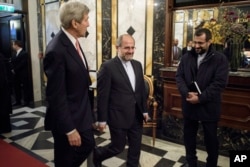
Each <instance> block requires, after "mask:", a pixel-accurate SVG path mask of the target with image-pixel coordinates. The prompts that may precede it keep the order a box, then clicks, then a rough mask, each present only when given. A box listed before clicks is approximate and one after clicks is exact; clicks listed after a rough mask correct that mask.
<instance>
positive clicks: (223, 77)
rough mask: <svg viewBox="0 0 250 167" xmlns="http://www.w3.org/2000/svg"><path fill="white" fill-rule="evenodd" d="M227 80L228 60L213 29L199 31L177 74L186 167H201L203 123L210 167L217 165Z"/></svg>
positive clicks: (208, 166) (184, 165) (183, 57)
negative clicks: (217, 44) (214, 38)
mask: <svg viewBox="0 0 250 167" xmlns="http://www.w3.org/2000/svg"><path fill="white" fill-rule="evenodd" d="M227 80H228V61H227V58H226V56H225V55H224V54H222V53H221V52H218V51H216V50H215V49H214V48H213V47H212V34H211V32H210V30H208V29H206V28H200V29H198V30H196V32H195V34H194V50H193V51H191V52H188V53H186V54H185V55H183V56H182V59H181V61H180V64H179V66H178V69H177V72H176V83H177V87H178V89H179V92H180V94H181V97H182V114H183V119H184V128H183V132H184V144H185V149H186V160H187V162H186V163H184V164H183V165H182V167H197V160H198V158H197V155H196V137H197V132H198V128H199V124H201V125H202V128H203V131H204V144H205V146H206V151H207V155H208V156H207V158H206V160H207V163H206V167H216V166H217V161H218V155H219V154H218V152H219V141H218V138H217V128H218V121H219V119H220V113H221V94H222V92H223V90H224V89H225V87H226V85H227ZM194 81H195V82H194ZM194 83H196V84H194Z"/></svg>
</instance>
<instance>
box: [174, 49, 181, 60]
mask: <svg viewBox="0 0 250 167" xmlns="http://www.w3.org/2000/svg"><path fill="white" fill-rule="evenodd" d="M175 47H176V48H175ZM175 49H177V50H176V51H175ZM172 52H173V59H174V60H180V59H181V55H182V50H181V48H180V47H178V46H173V47H172ZM175 52H177V53H176V55H175Z"/></svg>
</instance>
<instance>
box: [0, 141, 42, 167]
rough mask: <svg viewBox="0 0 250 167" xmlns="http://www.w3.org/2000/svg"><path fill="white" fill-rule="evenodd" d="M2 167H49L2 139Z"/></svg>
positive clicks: (0, 164)
mask: <svg viewBox="0 0 250 167" xmlns="http://www.w3.org/2000/svg"><path fill="white" fill-rule="evenodd" d="M0 166H1V167H47V165H45V164H43V163H42V162H40V161H38V160H37V159H35V158H33V157H32V156H30V155H28V154H26V153H25V152H23V151H21V150H19V149H17V148H16V147H14V146H12V145H10V144H8V143H6V142H5V141H3V140H1V139H0Z"/></svg>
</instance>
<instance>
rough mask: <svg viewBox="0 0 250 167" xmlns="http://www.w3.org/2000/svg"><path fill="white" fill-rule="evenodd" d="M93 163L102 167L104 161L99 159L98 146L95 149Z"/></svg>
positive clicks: (97, 166)
mask: <svg viewBox="0 0 250 167" xmlns="http://www.w3.org/2000/svg"><path fill="white" fill-rule="evenodd" d="M93 164H94V166H95V167H102V161H100V160H99V159H98V148H97V147H96V148H94V150H93Z"/></svg>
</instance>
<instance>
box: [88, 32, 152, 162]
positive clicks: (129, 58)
mask: <svg viewBox="0 0 250 167" xmlns="http://www.w3.org/2000/svg"><path fill="white" fill-rule="evenodd" d="M116 49H117V53H118V55H117V56H116V57H115V58H113V59H111V60H109V61H106V62H104V63H103V64H102V65H101V68H100V70H99V72H98V75H97V118H98V122H99V124H98V128H99V129H100V130H101V131H103V130H104V129H105V127H106V124H108V125H109V130H110V135H111V143H110V144H109V145H106V146H105V147H97V148H95V149H94V154H93V162H94V165H95V166H96V167H97V166H98V167H100V166H101V162H102V161H104V160H105V159H108V158H110V157H112V156H115V155H117V154H119V153H121V152H122V151H123V150H124V147H125V145H126V142H127V140H128V145H129V149H128V156H127V166H129V167H138V164H139V158H140V149H141V138H142V123H143V119H144V120H145V121H147V120H148V113H147V110H146V91H145V84H144V78H143V71H142V65H141V63H140V62H138V61H136V60H133V54H134V50H135V41H134V38H133V37H132V36H130V35H128V34H124V35H121V36H120V37H119V38H118V40H117V44H116Z"/></svg>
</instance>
